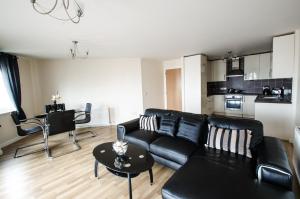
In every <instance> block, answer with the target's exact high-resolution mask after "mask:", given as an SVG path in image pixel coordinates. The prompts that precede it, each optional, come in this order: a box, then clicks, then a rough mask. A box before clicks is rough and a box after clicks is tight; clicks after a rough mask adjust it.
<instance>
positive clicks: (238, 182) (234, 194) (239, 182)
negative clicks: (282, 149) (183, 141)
mask: <svg viewBox="0 0 300 199" xmlns="http://www.w3.org/2000/svg"><path fill="white" fill-rule="evenodd" d="M162 197H163V198H164V199H177V198H178V199H179V198H180V199H227V198H228V199H266V198H272V199H293V198H294V194H293V193H292V192H291V191H288V190H286V189H284V188H281V187H277V186H273V185H270V184H267V183H260V182H258V181H257V180H254V179H252V178H251V177H249V173H248V171H247V169H228V167H226V166H222V165H220V164H218V163H216V162H214V161H210V160H209V159H205V158H201V157H194V156H193V157H191V158H190V160H189V161H188V162H187V163H186V164H185V165H184V166H182V167H181V168H180V169H179V170H178V171H177V172H176V173H175V174H174V175H173V176H172V177H171V178H170V179H169V180H168V181H167V182H166V184H165V185H164V186H163V188H162Z"/></svg>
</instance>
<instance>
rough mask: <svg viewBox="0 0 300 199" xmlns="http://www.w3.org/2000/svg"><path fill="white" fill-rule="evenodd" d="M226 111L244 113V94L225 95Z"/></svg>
mask: <svg viewBox="0 0 300 199" xmlns="http://www.w3.org/2000/svg"><path fill="white" fill-rule="evenodd" d="M224 101H225V113H226V112H227V113H233V114H242V113H243V101H244V96H243V95H239V94H227V95H225V99H224Z"/></svg>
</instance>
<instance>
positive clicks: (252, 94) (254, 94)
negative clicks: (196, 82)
mask: <svg viewBox="0 0 300 199" xmlns="http://www.w3.org/2000/svg"><path fill="white" fill-rule="evenodd" d="M226 94H231V93H227V92H224V93H222V92H218V93H211V94H208V95H207V97H209V96H214V95H226ZM232 94H235V93H232ZM236 94H239V95H249V96H256V95H259V94H258V93H244V92H242V93H236Z"/></svg>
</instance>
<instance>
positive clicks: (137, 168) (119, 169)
mask: <svg viewBox="0 0 300 199" xmlns="http://www.w3.org/2000/svg"><path fill="white" fill-rule="evenodd" d="M112 145H113V142H108V143H103V144H100V145H98V146H96V147H95V148H94V151H93V155H94V157H95V167H94V169H95V177H98V164H99V163H100V164H102V165H104V166H105V167H106V169H107V170H108V171H110V172H111V173H113V174H114V175H117V176H120V177H126V178H128V189H129V198H130V199H131V198H132V188H131V178H134V177H136V176H138V175H139V174H140V173H142V172H145V171H149V175H150V184H151V185H152V184H153V173H152V166H153V164H154V159H153V157H152V156H151V155H150V153H149V152H147V151H146V150H144V149H142V148H140V147H137V146H135V145H133V144H128V149H127V152H126V155H125V156H123V157H119V156H117V154H116V153H115V152H114V151H113V148H112Z"/></svg>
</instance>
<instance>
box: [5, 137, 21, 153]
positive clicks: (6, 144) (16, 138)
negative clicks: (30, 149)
mask: <svg viewBox="0 0 300 199" xmlns="http://www.w3.org/2000/svg"><path fill="white" fill-rule="evenodd" d="M23 138H24V137H20V136H17V137H15V138H13V139H10V140H7V141H6V142H4V143H1V144H0V155H2V154H3V151H2V148H4V147H6V146H8V145H11V144H13V143H15V142H17V141H19V140H22V139H23Z"/></svg>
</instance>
